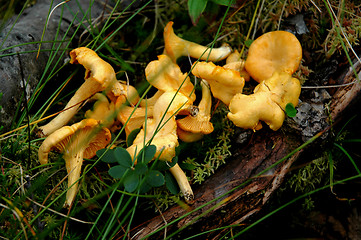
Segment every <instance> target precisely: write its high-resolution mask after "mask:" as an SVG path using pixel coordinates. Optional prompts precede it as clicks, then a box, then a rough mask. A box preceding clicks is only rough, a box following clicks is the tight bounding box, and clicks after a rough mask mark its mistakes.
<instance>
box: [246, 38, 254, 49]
mask: <svg viewBox="0 0 361 240" xmlns="http://www.w3.org/2000/svg"><path fill="white" fill-rule="evenodd" d="M252 43H253V40H252V39H247V40H246V41H245V42H244V44H245V45H246V47H248V48H249V47H250V46H251V44H252Z"/></svg>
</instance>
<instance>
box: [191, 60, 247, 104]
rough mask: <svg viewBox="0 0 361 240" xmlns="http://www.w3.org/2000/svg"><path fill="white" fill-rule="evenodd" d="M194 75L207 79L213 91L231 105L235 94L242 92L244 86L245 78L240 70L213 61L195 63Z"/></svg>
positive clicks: (215, 95) (214, 94) (217, 96)
mask: <svg viewBox="0 0 361 240" xmlns="http://www.w3.org/2000/svg"><path fill="white" fill-rule="evenodd" d="M192 73H193V75H195V76H197V77H199V78H202V79H205V80H206V81H207V82H208V83H209V85H210V86H211V92H212V94H213V96H214V97H215V98H218V99H219V100H221V101H222V102H224V103H225V104H226V105H229V103H230V101H231V99H232V98H233V96H234V95H235V94H237V93H241V92H242V90H243V86H244V78H243V77H241V75H240V72H237V71H235V70H232V69H225V68H223V67H221V66H217V65H215V64H214V63H212V62H198V63H194V64H193V70H192Z"/></svg>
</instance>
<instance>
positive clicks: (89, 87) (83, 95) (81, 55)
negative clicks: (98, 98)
mask: <svg viewBox="0 0 361 240" xmlns="http://www.w3.org/2000/svg"><path fill="white" fill-rule="evenodd" d="M70 57H71V60H70V63H79V64H81V65H83V66H84V67H85V69H86V71H85V82H84V83H83V84H82V85H81V86H80V88H79V89H78V90H77V91H76V93H75V94H74V96H73V97H72V98H71V99H70V100H69V102H68V103H67V104H66V106H65V110H64V111H62V112H61V113H60V114H59V115H57V116H56V117H55V118H54V119H52V120H51V121H50V122H49V123H48V124H46V125H44V126H42V127H40V128H39V130H40V131H39V134H40V135H41V136H48V135H49V134H51V133H52V132H54V131H55V130H57V129H59V128H61V127H62V126H64V125H65V124H66V123H68V122H69V120H70V119H71V118H72V117H73V116H74V115H75V114H76V113H77V111H78V109H79V107H80V105H81V103H82V102H84V101H86V100H87V99H88V98H90V97H91V96H92V95H94V94H95V93H97V92H101V91H104V90H106V91H107V92H108V93H109V96H111V97H112V96H118V95H120V94H121V92H122V91H124V89H123V88H122V86H121V85H120V84H119V82H118V81H117V79H116V77H115V72H114V69H113V68H112V66H111V65H110V64H109V63H107V62H105V61H104V60H102V59H101V58H100V57H99V56H98V55H97V54H96V53H95V52H94V51H93V50H91V49H88V48H85V47H80V48H76V49H74V50H72V51H71V52H70Z"/></svg>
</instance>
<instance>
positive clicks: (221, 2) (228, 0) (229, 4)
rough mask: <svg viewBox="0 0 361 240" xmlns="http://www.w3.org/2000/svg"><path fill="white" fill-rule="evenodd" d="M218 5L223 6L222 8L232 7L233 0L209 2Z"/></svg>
mask: <svg viewBox="0 0 361 240" xmlns="http://www.w3.org/2000/svg"><path fill="white" fill-rule="evenodd" d="M210 1H212V2H214V3H216V4H218V5H223V6H227V7H228V6H232V5H233V4H234V3H235V1H234V0H210Z"/></svg>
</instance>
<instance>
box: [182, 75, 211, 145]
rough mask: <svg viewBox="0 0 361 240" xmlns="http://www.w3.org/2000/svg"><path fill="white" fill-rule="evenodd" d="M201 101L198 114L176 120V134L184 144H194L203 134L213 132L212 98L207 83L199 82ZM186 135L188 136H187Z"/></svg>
mask: <svg viewBox="0 0 361 240" xmlns="http://www.w3.org/2000/svg"><path fill="white" fill-rule="evenodd" d="M201 86H202V99H201V101H200V102H199V105H198V112H197V114H196V115H195V116H192V115H188V116H186V117H185V118H182V119H178V120H177V126H178V128H177V133H178V136H179V139H181V140H182V141H184V142H195V141H198V140H199V139H201V138H202V137H203V135H204V134H210V133H211V132H213V130H214V128H213V124H212V123H211V122H210V119H211V107H212V96H211V92H210V90H209V86H208V83H207V82H206V81H205V80H202V81H201ZM187 133H188V134H187Z"/></svg>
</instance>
